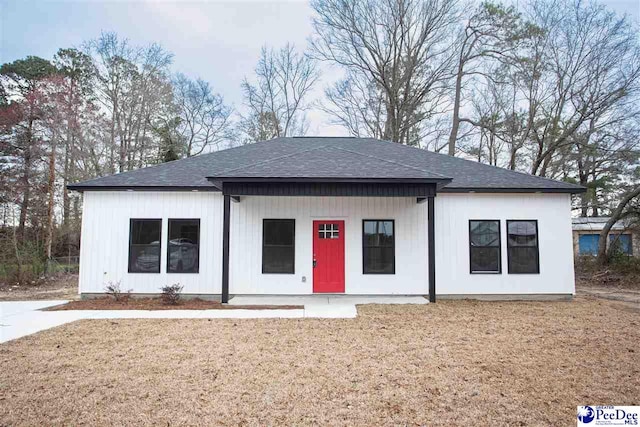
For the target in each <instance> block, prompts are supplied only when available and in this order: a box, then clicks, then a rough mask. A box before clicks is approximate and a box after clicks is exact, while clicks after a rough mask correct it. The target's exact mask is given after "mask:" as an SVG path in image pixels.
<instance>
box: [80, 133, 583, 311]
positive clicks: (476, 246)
mask: <svg viewBox="0 0 640 427" xmlns="http://www.w3.org/2000/svg"><path fill="white" fill-rule="evenodd" d="M69 188H70V189H73V190H77V191H81V192H82V193H83V195H84V210H83V219H82V245H81V253H80V293H81V294H82V295H83V296H91V295H93V294H100V293H103V292H104V286H105V283H108V282H110V281H111V282H116V281H120V282H121V283H122V286H123V288H125V289H132V290H133V293H135V294H155V293H158V292H159V288H160V287H162V286H164V285H167V284H172V283H180V284H181V285H183V286H184V290H183V293H184V294H188V295H194V296H200V297H216V298H217V297H220V298H221V299H222V301H223V302H226V301H227V300H228V298H229V297H230V295H231V296H233V295H241V294H251V295H256V294H277V295H285V294H286V295H307V294H314V293H337V294H341V293H344V294H358V295H389V294H399V295H429V297H430V299H431V301H435V297H436V295H438V296H443V297H445V296H451V297H455V296H458V297H460V296H486V297H501V298H509V297H520V296H529V297H538V298H542V297H566V296H570V295H572V294H573V293H574V275H573V256H572V254H573V248H572V235H571V214H570V209H571V195H572V194H573V193H578V192H581V191H583V188H582V187H580V186H576V185H572V184H567V183H564V182H559V181H554V180H550V179H545V178H540V177H535V176H531V175H528V174H524V173H519V172H513V171H509V170H506V169H501V168H497V167H493V166H488V165H484V164H480V163H477V162H472V161H468V160H463V159H460V158H454V157H450V156H445V155H441V154H437V153H433V152H429V151H426V150H422V149H417V148H411V147H407V146H404V145H400V144H395V143H391V142H385V141H379V140H375V139H364V138H321V137H301V138H277V139H273V140H270V141H265V142H259V143H256V144H251V145H246V146H242V147H237V148H232V149H228V150H224V151H218V152H215V153H211V154H206V155H201V156H198V157H192V158H188V159H183V160H177V161H174V162H169V163H164V164H161V165H157V166H153V167H148V168H144V169H140V170H136V171H131V172H125V173H120V174H116V175H112V176H107V177H103V178H97V179H93V180H90V181H85V182H82V183H79V184H75V185H71V186H69Z"/></svg>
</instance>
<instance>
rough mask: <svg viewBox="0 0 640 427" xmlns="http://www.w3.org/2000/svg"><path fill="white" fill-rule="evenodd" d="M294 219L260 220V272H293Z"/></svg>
mask: <svg viewBox="0 0 640 427" xmlns="http://www.w3.org/2000/svg"><path fill="white" fill-rule="evenodd" d="M295 224H296V223H295V220H293V219H265V220H263V222H262V273H284V274H293V273H294V264H295V263H294V259H295V228H296V227H295Z"/></svg>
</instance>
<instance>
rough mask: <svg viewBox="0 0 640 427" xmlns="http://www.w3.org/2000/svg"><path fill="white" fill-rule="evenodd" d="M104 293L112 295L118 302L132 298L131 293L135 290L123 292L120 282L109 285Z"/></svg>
mask: <svg viewBox="0 0 640 427" xmlns="http://www.w3.org/2000/svg"><path fill="white" fill-rule="evenodd" d="M104 291H105V293H106V294H107V295H111V296H112V297H113V299H115V300H116V301H127V300H128V299H129V298H130V297H131V291H133V289H129V290H127V291H123V290H122V288H121V287H120V281H119V280H118V281H117V282H115V283H114V282H109V283H107V285H106V286H105V287H104Z"/></svg>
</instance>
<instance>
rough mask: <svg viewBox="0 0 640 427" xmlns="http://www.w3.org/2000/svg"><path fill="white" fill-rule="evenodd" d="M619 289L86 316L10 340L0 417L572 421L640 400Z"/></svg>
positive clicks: (12, 421) (627, 314)
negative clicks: (245, 313) (238, 316)
mask: <svg viewBox="0 0 640 427" xmlns="http://www.w3.org/2000/svg"><path fill="white" fill-rule="evenodd" d="M639 342H640V312H638V311H637V310H633V309H631V308H628V307H626V306H623V305H620V304H619V303H617V302H612V301H605V300H595V299H586V298H580V299H577V300H574V301H568V302H472V301H442V302H438V303H437V304H430V305H426V306H363V307H359V316H358V318H356V319H344V320H307V319H289V320H266V319H265V320H211V321H209V320H84V321H80V322H76V323H72V324H68V325H65V326H62V327H59V328H56V329H53V330H49V331H45V332H42V333H39V334H37V335H33V336H29V337H25V338H22V339H20V340H18V341H15V342H9V343H7V344H3V345H0V361H1V362H0V371H1V372H2V375H1V376H0V420H1V421H0V424H3V425H4V424H7V425H16V424H25V425H51V424H65V425H77V424H92V425H106V424H119V425H125V424H135V425H140V424H147V425H151V424H153V425H218V424H225V425H301V424H319V425H337V424H343V425H402V424H422V425H451V424H455V425H458V424H465V423H467V424H469V425H488V424H493V425H497V424H510V425H575V413H576V406H577V405H586V404H590V405H599V404H616V405H633V404H636V405H637V404H638V403H639V402H640V353H639V352H640V349H639V348H638V343H639Z"/></svg>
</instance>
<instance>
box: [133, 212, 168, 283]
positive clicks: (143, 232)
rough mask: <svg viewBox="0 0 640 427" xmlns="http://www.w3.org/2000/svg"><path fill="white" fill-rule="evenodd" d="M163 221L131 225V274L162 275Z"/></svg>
mask: <svg viewBox="0 0 640 427" xmlns="http://www.w3.org/2000/svg"><path fill="white" fill-rule="evenodd" d="M161 228H162V220H161V219H132V220H131V221H130V223H129V273H160V234H161V231H160V230H161Z"/></svg>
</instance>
